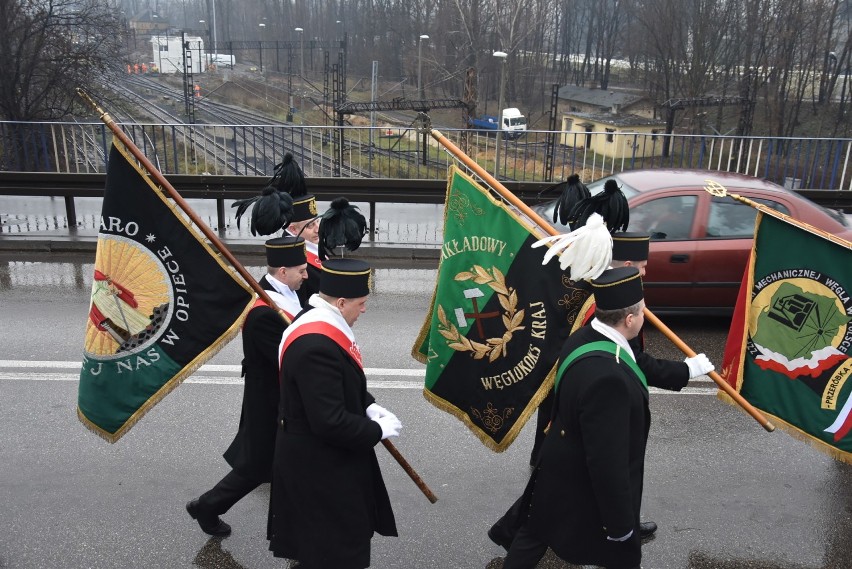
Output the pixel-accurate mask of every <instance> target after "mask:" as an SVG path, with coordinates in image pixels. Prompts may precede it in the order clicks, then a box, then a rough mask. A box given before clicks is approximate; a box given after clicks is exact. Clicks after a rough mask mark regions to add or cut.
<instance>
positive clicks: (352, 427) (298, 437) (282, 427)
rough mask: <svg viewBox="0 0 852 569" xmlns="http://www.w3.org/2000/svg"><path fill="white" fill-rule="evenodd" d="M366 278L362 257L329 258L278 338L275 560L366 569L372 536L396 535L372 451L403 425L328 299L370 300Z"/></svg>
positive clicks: (311, 567)
mask: <svg viewBox="0 0 852 569" xmlns="http://www.w3.org/2000/svg"><path fill="white" fill-rule="evenodd" d="M369 273H370V268H369V266H368V265H367V264H366V263H363V262H362V261H357V260H353V259H331V260H329V261H326V262H325V263H324V264H323V272H322V275H321V280H320V292H321V293H322V295H325V296H321V295H314V296H312V297H311V298H310V300H309V305H308V306H306V307H305V310H304V311H303V312H302V313H301V314H300V315H299V316H297V318H296V320H295V321H294V322H293V324H292V325H291V326H290V327H289V328H288V329H287V331H286V332H285V333H284V336H283V338H282V341H281V399H280V406H279V433H278V437H277V441H276V446H275V461H274V466H273V480H272V497H271V501H270V510H269V527H268V538H269V541H270V545H269V547H270V549H271V550H272V552H273V553H274V554H275V556H277V557H286V558H289V559H297V560H299V562H300V566H301V567H305V568H306V569H361V568H364V567H368V566H369V565H370V540H371V538H372V536H373V533H374V532H378V533H379V534H381V535H390V536H395V535H397V530H396V523H395V520H394V515H393V511H392V509H391V504H390V499H389V497H388V493H387V489H386V487H385V483H384V480H383V478H382V474H381V471H380V470H379V463H378V460H377V459H376V453H375V451H374V449H373V447H375V445H376V444H377V443H378V442H379V441H380V440H381V439H383V438H386V437H387V436H395V435H396V434H398V432H399V428H400V425H399V421H398V419H397V418H396V417H395V416H393V415H392V414H391V413H389V412H387V411H386V410H385V409H382V408H381V407H378V406H377V405H375V401H374V398H373V397H372V396H371V395H370V394H369V393H368V392H367V379H366V376H365V375H364V368H363V364H362V362H361V355H360V352H359V350H358V347H357V345H356V344H355V338H354V335H353V333H352V329H351V324H350V322H348V321H347V320H346V318H345V314H344V312H343V310H338V309H337V306H336V305H334V304H331V303H330V302H329V301H327V300H324V298H329V297H334V299H336V300H345V299H349V298H354V299H358V298H359V297H366V295H367V293H368V291H369V288H368V284H367V283H368V280H369ZM352 322H354V320H352ZM375 409H379V410H381V413H379V414H378V415H376V414H375V413H376V411H375Z"/></svg>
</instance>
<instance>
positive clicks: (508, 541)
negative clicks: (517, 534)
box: [488, 525, 512, 551]
mask: <svg viewBox="0 0 852 569" xmlns="http://www.w3.org/2000/svg"><path fill="white" fill-rule="evenodd" d="M488 539H490V540H491V541H493V542H494V543H496V544H497V545H499V546H500V547H502V548H503V549H505V550H506V551H509V547H511V546H512V536H510V535H508V534H507V533H506V532H505V531H503V528H501V527H499V526H497V525H493V526H491V528H490V529H489V530H488Z"/></svg>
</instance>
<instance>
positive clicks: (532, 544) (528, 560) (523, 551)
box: [503, 526, 547, 569]
mask: <svg viewBox="0 0 852 569" xmlns="http://www.w3.org/2000/svg"><path fill="white" fill-rule="evenodd" d="M545 553H547V544H545V543H544V542H543V541H541V540H540V539H538V538H537V537H536V536H535V535H534V534H533V533H532V532H530V531H529V529H527V526H523V527H522V528H521V529H520V530H518V533H516V534H515V539H513V540H512V546H511V547H510V548H509V553H507V554H506V560H505V561H503V569H533V568H534V567H535V566H536V565H538V562H539V561H541V558H542V557H544V554H545Z"/></svg>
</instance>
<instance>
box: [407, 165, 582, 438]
mask: <svg viewBox="0 0 852 569" xmlns="http://www.w3.org/2000/svg"><path fill="white" fill-rule="evenodd" d="M445 204H446V205H445V209H444V242H443V245H442V247H441V257H440V263H439V267H438V278H437V283H436V285H435V290H434V293H433V296H432V303H431V307H430V310H429V313H428V314H427V316H426V320H425V322H424V323H423V326H422V328H421V331H420V334H419V336H418V338H417V341H416V342H415V345H414V348H413V350H412V355H413V356H414V357H415V358H416V359H417V360H419V361H421V362H424V363H425V364H426V384H425V389H424V394H425V396H426V399H427V400H429V401H430V402H432V403H433V404H434V405H436V406H437V407H439V408H440V409H443V410H445V411H447V412H449V413H451V414H452V415H454V416H455V417H457V418H458V419H460V420H461V421H463V422H464V423H465V424H466V425H467V426H468V427H469V428H470V429H471V430H472V431H473V433H474V434H475V435H476V436H477V437H478V438H479V439H480V440H481V441H482V442H483V444H485V445H486V446H488V447H489V448H491V449H492V450H495V451H497V452H502V451H503V450H505V449H506V448H508V447H509V445H510V444H511V443H512V441H514V440H515V438H516V437H517V435H518V433H519V432H520V430H521V428H522V427H523V426H524V423H525V422H526V421H527V419H529V417H530V416H531V415H532V414H533V413H534V412H535V410H536V408H537V407H538V404H539V403H540V402H541V400H542V399H544V397H545V396H546V395H547V393H548V391H550V389H551V388H552V387H553V376H554V366H555V364H556V360H557V358H558V355H559V351H560V349H561V347H562V344H563V343H564V341H565V339H566V338H567V337H568V335H569V334H570V333H571V332H572V331H573V330H574V329H575V328H576V327H577V326H579V325H580V324H581V322H579V320H580V319H579V318H578V317H577V315H578V314H581V313H584V312H585V310H584V307H586V306H588V305H589V304H590V303H591V299H590V293H589V291H588V290H587V288H586V287H585V286H583V285H577V284H575V283H573V282H571V281H570V280H569V279H568V278H567V275H566V274H565V273H564V272H563V271H562V270H561V269H560V268H559V264H558V263H549V264H548V265H544V266H543V265H542V264H541V263H542V259H543V257H544V254H545V253H546V252H547V248H546V247H542V248H538V249H533V248H531V245H532V244H533V243H535V242H536V241H537V240H538V239H540V238H541V237H542V236H543V235H539V234H537V233H536V230H535V229H534V228H533V226H532V224H531V223H530V222H529V221H528V220H527V219H526V218H525V217H522V216H521V215H520V214H518V213H517V212H516V211H514V209H513V208H512V207H511V206H508V205H507V204H505V203H503V202H502V201H500V200H498V199H496V198H495V197H493V196H492V195H491V194H490V193H489V192H488V191H487V190H486V189H484V188H482V187H481V186H479V185H478V184H477V183H476V182H475V181H474V180H473V179H472V178H470V177H469V176H467V175H466V174H464V173H463V172H462V171H461V170H459V169H458V168H455V167H452V168H451V169H450V174H449V181H448V185H447V196H446V201H445Z"/></svg>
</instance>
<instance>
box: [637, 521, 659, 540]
mask: <svg viewBox="0 0 852 569" xmlns="http://www.w3.org/2000/svg"><path fill="white" fill-rule="evenodd" d="M655 531H657V524H655V523H654V522H639V538H640V539H646V538H649V537H651V536H652V535H654V532H655Z"/></svg>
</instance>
